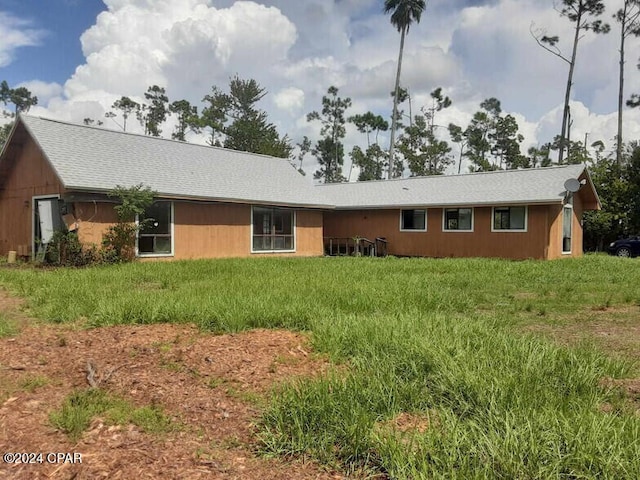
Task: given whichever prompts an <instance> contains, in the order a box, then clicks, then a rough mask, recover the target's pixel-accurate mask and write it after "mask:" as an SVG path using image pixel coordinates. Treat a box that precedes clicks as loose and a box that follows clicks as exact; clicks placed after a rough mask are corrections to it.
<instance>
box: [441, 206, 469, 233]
mask: <svg viewBox="0 0 640 480" xmlns="http://www.w3.org/2000/svg"><path fill="white" fill-rule="evenodd" d="M442 229H443V230H444V231H445V232H446V231H450V230H452V231H465V232H471V231H473V208H445V209H444V225H443V227H442Z"/></svg>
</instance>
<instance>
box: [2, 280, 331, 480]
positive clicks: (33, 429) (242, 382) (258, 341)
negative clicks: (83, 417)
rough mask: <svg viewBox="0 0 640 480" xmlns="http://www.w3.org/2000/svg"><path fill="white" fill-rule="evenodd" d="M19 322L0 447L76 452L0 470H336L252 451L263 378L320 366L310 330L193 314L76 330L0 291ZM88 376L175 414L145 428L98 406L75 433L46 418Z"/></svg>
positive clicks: (44, 473) (34, 473) (15, 473)
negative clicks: (212, 327)
mask: <svg viewBox="0 0 640 480" xmlns="http://www.w3.org/2000/svg"><path fill="white" fill-rule="evenodd" d="M0 311H3V312H4V314H5V315H6V316H8V317H10V318H16V319H19V320H20V324H21V325H22V331H21V333H20V334H19V335H18V336H16V337H15V338H4V339H0V451H2V453H5V452H42V453H43V454H45V455H46V454H47V453H50V452H53V453H57V452H63V453H72V454H73V453H79V454H81V455H82V463H81V464H73V463H63V464H50V463H47V461H46V459H47V457H45V461H44V463H43V464H31V465H28V464H16V465H9V464H6V463H0V478H12V479H23V478H24V479H39V478H56V479H69V478H75V479H94V478H114V479H117V478H122V479H128V478H140V479H142V478H154V479H156V478H158V479H160V478H163V479H164V478H167V479H168V478H189V479H191V478H193V479H198V478H225V479H227V478H229V479H231V478H233V479H255V478H269V479H279V478H281V479H290V478H300V479H311V478H313V479H325V478H327V479H328V478H342V476H341V475H339V474H336V473H333V472H327V471H325V470H324V469H322V468H321V467H319V466H318V465H315V464H313V463H309V462H303V461H298V462H284V461H282V460H277V459H265V458H264V457H260V456H259V455H257V454H256V453H255V445H256V439H255V430H254V426H253V425H254V422H255V421H256V419H257V418H258V416H259V412H260V407H261V405H262V404H263V403H264V402H265V401H266V398H267V396H268V392H269V390H270V389H271V388H272V387H273V386H274V385H275V384H278V383H279V382H283V381H287V380H290V379H291V378H294V377H296V376H304V375H314V374H317V373H319V372H323V371H326V370H327V369H328V368H329V363H328V361H327V360H326V359H324V358H322V357H320V356H318V355H316V354H314V353H313V352H312V351H311V348H310V346H309V344H308V339H307V338H306V337H305V336H303V335H300V334H297V333H292V332H288V331H272V330H254V331H250V332H246V333H241V334H235V335H219V336H215V335H211V334H207V333H203V332H201V331H199V330H198V329H197V328H195V327H194V326H185V325H164V324H163V325H148V326H117V327H110V328H100V329H94V330H78V329H73V328H70V327H68V326H56V325H46V324H44V325H43V324H39V325H35V324H33V322H29V319H28V317H26V316H25V315H24V313H22V312H21V310H20V302H19V301H18V300H16V299H14V298H12V297H9V296H7V295H6V294H5V293H3V292H0ZM88 362H89V363H90V364H91V365H92V367H91V369H92V370H94V382H95V383H96V384H98V385H99V386H100V388H104V389H106V390H108V391H109V392H112V393H114V394H116V395H119V396H121V397H123V398H126V399H127V400H129V401H130V402H131V403H132V404H134V405H136V406H145V405H155V406H159V407H161V408H162V409H163V410H164V411H165V412H166V413H168V414H169V415H170V417H171V418H172V419H173V420H174V422H175V423H176V424H177V425H179V426H180V428H179V429H177V431H175V432H171V433H167V434H163V435H150V434H147V433H144V432H143V431H142V430H141V429H140V428H138V427H136V426H133V425H126V426H118V425H110V424H107V423H106V422H105V420H104V419H101V418H96V419H94V421H93V423H92V424H91V427H90V429H89V431H88V432H86V433H85V434H84V435H83V437H82V438H81V440H80V441H79V442H78V443H76V444H73V443H71V442H70V441H69V439H68V438H67V436H66V435H64V434H63V433H61V432H59V431H57V430H55V429H54V428H53V427H52V426H51V425H50V423H49V413H50V412H51V411H53V410H56V409H59V408H60V406H61V404H62V402H63V400H64V399H65V397H67V396H68V395H69V394H70V393H71V392H72V391H74V389H84V388H88V386H89V385H88V381H87V364H88Z"/></svg>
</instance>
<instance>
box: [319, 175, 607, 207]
mask: <svg viewBox="0 0 640 480" xmlns="http://www.w3.org/2000/svg"><path fill="white" fill-rule="evenodd" d="M584 171H585V167H584V166H583V165H566V166H561V167H549V168H535V169H525V170H501V171H496V172H485V173H471V174H466V175H443V176H432V177H414V178H406V179H399V180H380V181H372V182H357V183H343V184H327V185H320V186H318V187H317V188H318V189H319V190H320V191H321V192H322V193H323V194H324V196H325V197H327V198H328V199H329V201H330V202H331V203H333V204H334V205H335V206H336V207H337V208H340V209H345V208H356V207H357V208H384V207H409V206H447V205H451V206H460V205H496V204H498V205H499V204H525V203H526V204H530V203H559V202H561V201H562V199H563V198H564V194H565V188H564V182H565V181H566V180H567V179H569V178H578V177H580V175H582V173H583V172H584ZM589 188H592V186H591V184H589ZM594 195H595V192H594ZM596 198H597V197H596Z"/></svg>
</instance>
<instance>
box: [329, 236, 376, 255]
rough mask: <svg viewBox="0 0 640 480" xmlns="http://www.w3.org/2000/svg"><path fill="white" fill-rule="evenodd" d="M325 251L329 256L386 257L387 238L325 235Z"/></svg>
mask: <svg viewBox="0 0 640 480" xmlns="http://www.w3.org/2000/svg"><path fill="white" fill-rule="evenodd" d="M324 253H325V255H329V256H332V257H333V256H349V255H352V256H356V257H386V256H387V240H386V239H385V238H382V237H378V238H376V239H375V240H369V239H368V238H364V237H325V238H324Z"/></svg>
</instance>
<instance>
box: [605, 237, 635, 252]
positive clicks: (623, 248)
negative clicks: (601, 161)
mask: <svg viewBox="0 0 640 480" xmlns="http://www.w3.org/2000/svg"><path fill="white" fill-rule="evenodd" d="M608 251H609V255H617V256H618V257H635V256H637V255H640V236H635V237H629V238H623V239H622V240H616V241H615V242H611V244H610V245H609V248H608Z"/></svg>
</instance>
